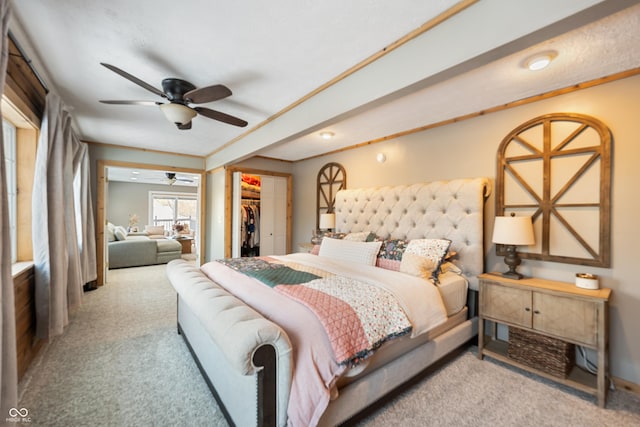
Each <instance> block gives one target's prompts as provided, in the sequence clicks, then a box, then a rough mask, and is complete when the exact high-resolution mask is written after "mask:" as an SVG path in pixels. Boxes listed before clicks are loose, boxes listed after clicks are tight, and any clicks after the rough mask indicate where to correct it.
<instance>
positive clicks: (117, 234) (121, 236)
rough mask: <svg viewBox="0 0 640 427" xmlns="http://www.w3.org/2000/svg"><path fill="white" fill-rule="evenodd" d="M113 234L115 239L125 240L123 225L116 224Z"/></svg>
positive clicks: (125, 231) (125, 233)
mask: <svg viewBox="0 0 640 427" xmlns="http://www.w3.org/2000/svg"><path fill="white" fill-rule="evenodd" d="M113 235H114V236H115V238H116V240H126V239H127V230H126V229H125V228H124V227H123V226H121V225H117V226H116V228H115V230H114V231H113Z"/></svg>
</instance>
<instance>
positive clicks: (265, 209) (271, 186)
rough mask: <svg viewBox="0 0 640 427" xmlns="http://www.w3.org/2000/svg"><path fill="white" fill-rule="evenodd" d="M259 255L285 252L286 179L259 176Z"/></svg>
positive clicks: (282, 253)
mask: <svg viewBox="0 0 640 427" xmlns="http://www.w3.org/2000/svg"><path fill="white" fill-rule="evenodd" d="M260 180H261V184H260V255H261V256H262V255H284V254H286V252H287V179H286V178H284V177H280V176H267V175H262V176H261V177H260Z"/></svg>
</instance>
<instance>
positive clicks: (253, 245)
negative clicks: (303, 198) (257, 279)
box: [225, 168, 291, 258]
mask: <svg viewBox="0 0 640 427" xmlns="http://www.w3.org/2000/svg"><path fill="white" fill-rule="evenodd" d="M227 191H228V193H227V196H228V198H227V200H229V201H230V203H229V204H228V216H227V217H228V218H231V221H228V222H227V224H228V227H229V228H228V230H227V233H226V235H227V236H228V239H227V246H226V247H227V251H226V252H227V254H226V255H225V256H231V257H234V258H235V257H240V256H267V255H284V254H287V253H289V252H290V248H291V175H290V174H282V173H276V172H268V171H258V170H247V169H239V168H237V169H233V168H229V169H227Z"/></svg>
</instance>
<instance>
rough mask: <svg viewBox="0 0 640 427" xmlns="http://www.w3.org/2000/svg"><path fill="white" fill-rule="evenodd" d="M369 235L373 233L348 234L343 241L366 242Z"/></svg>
mask: <svg viewBox="0 0 640 427" xmlns="http://www.w3.org/2000/svg"><path fill="white" fill-rule="evenodd" d="M369 234H371V233H369V232H368V231H361V232H359V233H348V234H347V235H346V236H344V237H343V240H350V241H352V242H366V241H367V237H369Z"/></svg>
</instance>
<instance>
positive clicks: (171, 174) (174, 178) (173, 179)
mask: <svg viewBox="0 0 640 427" xmlns="http://www.w3.org/2000/svg"><path fill="white" fill-rule="evenodd" d="M165 176H166V177H167V182H168V183H169V185H173V184H175V182H176V181H182V182H193V180H192V179H190V178H178V177H177V176H176V174H175V173H174V172H165Z"/></svg>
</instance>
